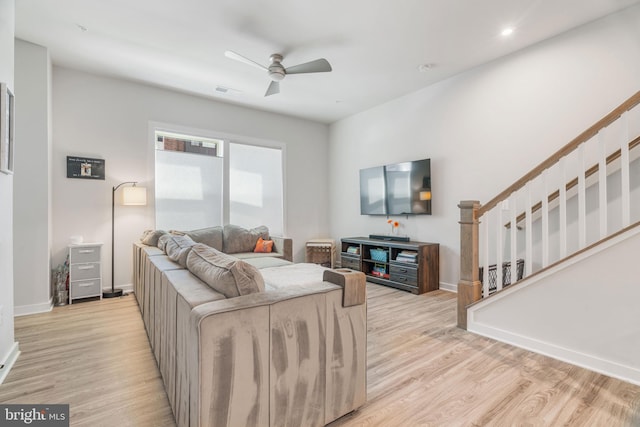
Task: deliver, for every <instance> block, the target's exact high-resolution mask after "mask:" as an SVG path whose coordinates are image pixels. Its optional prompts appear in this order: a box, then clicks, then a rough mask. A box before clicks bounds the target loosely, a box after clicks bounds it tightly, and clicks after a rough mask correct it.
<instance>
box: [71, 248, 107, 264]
mask: <svg viewBox="0 0 640 427" xmlns="http://www.w3.org/2000/svg"><path fill="white" fill-rule="evenodd" d="M83 262H100V246H77V247H71V249H70V253H69V263H71V264H76V263H83Z"/></svg>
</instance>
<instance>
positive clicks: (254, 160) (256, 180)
mask: <svg viewBox="0 0 640 427" xmlns="http://www.w3.org/2000/svg"><path fill="white" fill-rule="evenodd" d="M223 153H224V158H223ZM282 158H283V148H282V147H280V146H273V144H271V145H270V146H263V145H256V144H249V143H241V142H235V141H234V142H229V141H228V140H225V139H223V138H220V139H216V138H202V137H197V136H193V135H186V134H180V133H173V132H164V131H156V132H155V165H156V228H158V229H163V230H172V229H175V230H193V229H198V228H204V227H211V226H216V225H223V224H226V223H231V224H237V225H240V226H243V227H246V228H253V227H257V226H259V225H266V226H267V227H269V231H270V232H271V233H272V234H273V235H283V234H284V191H283V163H282Z"/></svg>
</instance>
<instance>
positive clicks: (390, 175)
mask: <svg viewBox="0 0 640 427" xmlns="http://www.w3.org/2000/svg"><path fill="white" fill-rule="evenodd" d="M360 213H361V214H362V215H431V160H430V159H423V160H414V161H412V162H402V163H394V164H390V165H385V166H376V167H372V168H366V169H361V170H360Z"/></svg>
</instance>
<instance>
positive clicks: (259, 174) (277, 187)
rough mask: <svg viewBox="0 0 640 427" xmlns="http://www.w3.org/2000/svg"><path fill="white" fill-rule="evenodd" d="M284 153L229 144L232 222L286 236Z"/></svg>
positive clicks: (265, 148) (252, 146)
mask: <svg viewBox="0 0 640 427" xmlns="http://www.w3.org/2000/svg"><path fill="white" fill-rule="evenodd" d="M282 182H283V179H282V150H281V149H278V148H271V147H261V146H256V145H247V144H237V143H231V144H229V222H230V223H231V224H238V225H242V226H244V227H248V228H251V227H257V226H259V225H266V226H268V227H269V231H270V232H271V233H272V234H273V235H275V236H282V235H283V234H284V224H283V217H284V215H283V213H284V212H283V190H282Z"/></svg>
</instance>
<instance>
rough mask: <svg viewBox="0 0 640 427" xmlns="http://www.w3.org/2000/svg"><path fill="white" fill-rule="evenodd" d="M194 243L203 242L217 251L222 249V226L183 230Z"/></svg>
mask: <svg viewBox="0 0 640 427" xmlns="http://www.w3.org/2000/svg"><path fill="white" fill-rule="evenodd" d="M183 233H184V234H185V235H187V236H189V237H191V238H192V239H193V241H194V242H196V243H204V244H205V245H207V246H210V247H212V248H214V249H217V250H219V251H221V250H222V227H207V228H200V229H198V230H191V231H183Z"/></svg>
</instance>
